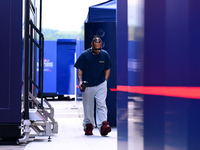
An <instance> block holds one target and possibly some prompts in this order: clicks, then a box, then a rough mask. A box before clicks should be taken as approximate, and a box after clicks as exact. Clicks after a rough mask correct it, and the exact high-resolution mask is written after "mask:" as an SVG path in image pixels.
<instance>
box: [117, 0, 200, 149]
mask: <svg viewBox="0 0 200 150" xmlns="http://www.w3.org/2000/svg"><path fill="white" fill-rule="evenodd" d="M127 2H128V5H126V4H125V3H126V2H124V0H118V1H117V3H118V5H117V6H118V8H117V39H118V41H119V40H120V39H124V40H125V38H128V42H127V45H128V55H127V56H126V55H124V54H122V46H121V43H118V44H117V45H118V46H117V49H119V50H117V58H123V61H127V62H128V64H126V63H125V62H124V63H122V62H123V61H122V62H121V61H120V63H119V62H118V61H119V60H122V59H118V60H117V64H119V65H117V75H118V76H119V77H117V87H118V89H117V90H118V92H117V93H119V95H118V96H117V101H118V114H120V115H118V148H119V149H123V150H124V149H140V150H142V149H144V150H171V149H177V150H182V149H184V150H191V149H200V144H199V142H198V141H199V139H200V130H199V126H200V121H199V116H200V111H199V109H198V108H200V102H199V99H200V94H199V90H200V78H199V75H200V59H199V56H200V55H199V53H200V51H199V50H200V45H199V39H200V32H199V30H200V28H199V25H200V19H199V17H198V16H200V9H198V6H199V4H200V2H199V1H197V0H175V1H168V0H164V1H160V0H137V3H135V2H136V1H135V0H129V1H127ZM126 6H127V7H128V10H127V8H126ZM132 10H134V11H132ZM125 12H128V15H126V13H125ZM122 14H123V16H122ZM126 18H128V20H127V22H126ZM126 23H127V24H128V35H126V32H127V30H126V28H125V25H126ZM122 33H123V34H122ZM124 46H126V43H125V44H124ZM124 53H125V54H126V52H124ZM122 64H123V65H124V66H123V67H124V69H123V70H124V71H125V68H128V70H127V72H128V73H124V72H121V71H120V70H121V68H122V66H121V65H122ZM127 78H128V83H126V81H127ZM121 87H124V89H122V88H121ZM122 91H123V92H122ZM125 93H127V94H128V96H127V97H126V96H123V97H122V96H121V95H125ZM122 100H123V102H122ZM127 101H128V103H127ZM122 110H124V112H126V111H127V116H128V117H127V118H125V117H124V118H125V119H126V120H127V124H122V123H121V122H122V121H121V120H122V115H123V114H124V115H123V116H125V114H126V113H122ZM125 119H124V122H126V120H125ZM126 127H127V130H125V128H126ZM122 133H124V134H122ZM121 139H124V140H121ZM124 146H127V147H128V148H124Z"/></svg>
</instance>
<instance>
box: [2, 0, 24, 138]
mask: <svg viewBox="0 0 200 150" xmlns="http://www.w3.org/2000/svg"><path fill="white" fill-rule="evenodd" d="M0 15H1V17H0V22H1V24H0V28H1V30H0V41H1V50H0V57H1V59H0V68H1V78H0V83H1V84H0V89H1V96H0V138H1V137H12V138H19V137H20V136H21V129H19V128H18V127H19V126H20V125H21V88H22V0H4V1H0Z"/></svg>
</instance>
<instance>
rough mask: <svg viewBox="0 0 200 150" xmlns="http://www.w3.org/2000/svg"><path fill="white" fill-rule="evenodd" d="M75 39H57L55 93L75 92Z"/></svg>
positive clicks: (70, 93)
mask: <svg viewBox="0 0 200 150" xmlns="http://www.w3.org/2000/svg"><path fill="white" fill-rule="evenodd" d="M75 49H76V40H75V39H63V40H61V39H58V40H57V88H56V89H57V95H64V94H68V95H74V94H75V69H74V53H75Z"/></svg>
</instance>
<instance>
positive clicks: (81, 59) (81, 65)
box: [74, 54, 85, 71]
mask: <svg viewBox="0 0 200 150" xmlns="http://www.w3.org/2000/svg"><path fill="white" fill-rule="evenodd" d="M84 65H85V57H84V55H83V54H81V55H80V56H79V58H78V59H77V61H76V63H75V64H74V67H76V68H77V69H80V70H82V71H83V69H84Z"/></svg>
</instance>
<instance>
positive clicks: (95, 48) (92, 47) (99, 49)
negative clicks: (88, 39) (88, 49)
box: [92, 47, 101, 50]
mask: <svg viewBox="0 0 200 150" xmlns="http://www.w3.org/2000/svg"><path fill="white" fill-rule="evenodd" d="M92 49H93V50H101V48H94V47H92Z"/></svg>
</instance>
